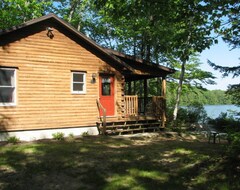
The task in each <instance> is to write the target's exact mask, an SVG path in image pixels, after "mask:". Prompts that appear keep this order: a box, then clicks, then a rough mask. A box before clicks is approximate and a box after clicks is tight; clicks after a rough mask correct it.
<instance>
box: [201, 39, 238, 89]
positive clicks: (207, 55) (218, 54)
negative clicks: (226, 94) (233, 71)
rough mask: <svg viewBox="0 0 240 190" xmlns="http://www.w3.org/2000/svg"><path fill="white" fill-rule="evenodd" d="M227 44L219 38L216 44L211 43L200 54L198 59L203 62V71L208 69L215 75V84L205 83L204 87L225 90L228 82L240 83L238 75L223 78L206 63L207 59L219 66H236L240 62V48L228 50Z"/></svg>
mask: <svg viewBox="0 0 240 190" xmlns="http://www.w3.org/2000/svg"><path fill="white" fill-rule="evenodd" d="M230 49H231V48H230V47H229V46H228V44H226V43H224V42H223V41H222V40H219V42H218V44H215V45H213V46H212V47H210V49H207V50H204V51H203V52H202V53H201V54H200V60H201V62H202V63H203V64H202V67H201V69H202V70H205V71H210V72H212V73H213V75H214V76H215V77H217V78H216V79H215V80H214V81H215V82H216V83H217V84H216V85H205V86H204V87H205V88H207V89H209V90H226V89H227V86H228V85H229V84H237V83H240V77H235V78H232V75H229V76H228V77H225V78H223V77H222V74H221V73H220V72H218V71H216V70H214V69H213V68H212V67H211V66H209V65H208V63H207V60H210V61H211V62H213V63H215V64H216V65H220V66H228V67H232V66H238V65H239V63H240V49H234V50H231V51H230Z"/></svg>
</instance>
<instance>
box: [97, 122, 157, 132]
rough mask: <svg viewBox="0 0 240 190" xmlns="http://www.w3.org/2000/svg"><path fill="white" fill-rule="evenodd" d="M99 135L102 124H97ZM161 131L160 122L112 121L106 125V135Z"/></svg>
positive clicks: (101, 130)
mask: <svg viewBox="0 0 240 190" xmlns="http://www.w3.org/2000/svg"><path fill="white" fill-rule="evenodd" d="M97 128H98V131H99V134H103V131H104V129H103V123H102V122H97ZM160 129H161V121H158V120H153V119H151V120H136V121H114V122H107V123H106V135H124V134H134V133H144V132H155V131H159V130H160Z"/></svg>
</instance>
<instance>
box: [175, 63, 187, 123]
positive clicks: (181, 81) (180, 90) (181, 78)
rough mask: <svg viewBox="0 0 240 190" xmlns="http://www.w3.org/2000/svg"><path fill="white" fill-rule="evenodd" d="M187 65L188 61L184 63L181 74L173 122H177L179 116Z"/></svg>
mask: <svg viewBox="0 0 240 190" xmlns="http://www.w3.org/2000/svg"><path fill="white" fill-rule="evenodd" d="M185 64H186V60H184V61H182V67H181V74H180V78H179V83H178V89H177V96H176V104H175V107H174V111H173V120H174V121H176V119H177V114H178V109H179V104H180V97H181V93H182V83H183V79H184V74H185Z"/></svg>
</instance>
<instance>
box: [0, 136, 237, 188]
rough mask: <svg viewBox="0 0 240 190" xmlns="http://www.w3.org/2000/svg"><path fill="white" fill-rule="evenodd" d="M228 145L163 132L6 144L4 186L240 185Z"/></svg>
mask: <svg viewBox="0 0 240 190" xmlns="http://www.w3.org/2000/svg"><path fill="white" fill-rule="evenodd" d="M225 148H226V144H224V143H220V144H209V143H208V142H207V141H206V140H204V139H202V140H186V139H181V138H166V137H163V136H161V135H156V136H152V137H151V138H150V137H139V136H138V137H132V138H130V137H126V138H123V137H121V138H120V137H101V136H88V137H82V138H78V139H75V140H74V141H68V140H65V141H50V140H49V141H38V142H31V143H19V144H15V145H12V144H0V189H1V190H5V189H14V190H17V189H24V190H27V189H31V190H38V189H49V190H50V189H51V190H52V189H53V190H55V189H61V190H62V189H66V190H72V189H84V190H85V189H106V190H108V189H119V190H120V189H121V190H127V189H136V190H137V189H139V190H145V189H149V190H150V189H151V190H152V189H163V190H171V189H174V190H181V189H183V190H187V189H203V190H206V189H211V190H213V189H220V190H227V189H229V190H230V189H240V186H239V181H240V178H239V173H236V172H235V171H234V170H233V169H232V168H231V166H229V162H227V161H226V157H225Z"/></svg>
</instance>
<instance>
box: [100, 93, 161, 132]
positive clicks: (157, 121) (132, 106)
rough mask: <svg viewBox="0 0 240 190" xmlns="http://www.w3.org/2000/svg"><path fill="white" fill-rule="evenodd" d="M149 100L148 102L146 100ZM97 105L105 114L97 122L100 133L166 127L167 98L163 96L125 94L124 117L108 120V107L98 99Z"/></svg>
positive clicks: (153, 129)
mask: <svg viewBox="0 0 240 190" xmlns="http://www.w3.org/2000/svg"><path fill="white" fill-rule="evenodd" d="M144 101H147V102H144ZM97 105H98V109H99V113H100V110H102V111H101V112H102V113H103V115H102V116H101V117H100V122H97V128H98V131H99V134H104V135H105V134H120V135H122V134H126V133H131V134H133V133H139V132H151V131H159V130H161V129H163V128H164V127H165V122H166V115H165V110H166V99H165V98H164V97H163V96H152V97H148V98H147V99H146V98H138V96H137V95H125V96H124V105H125V106H124V109H123V115H122V118H121V119H119V120H115V121H108V120H107V116H106V109H105V108H104V107H103V106H102V105H101V103H100V102H99V101H98V100H97Z"/></svg>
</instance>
